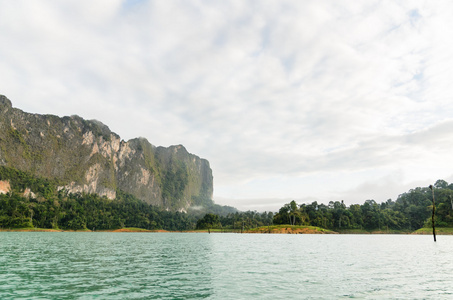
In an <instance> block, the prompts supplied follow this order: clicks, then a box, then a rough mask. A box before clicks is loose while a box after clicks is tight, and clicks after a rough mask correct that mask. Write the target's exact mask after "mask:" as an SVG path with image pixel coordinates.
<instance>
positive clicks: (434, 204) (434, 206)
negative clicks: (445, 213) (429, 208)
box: [429, 185, 436, 241]
mask: <svg viewBox="0 0 453 300" xmlns="http://www.w3.org/2000/svg"><path fill="white" fill-rule="evenodd" d="M429 188H430V189H431V191H432V192H433V214H432V216H431V222H432V224H433V237H434V241H436V226H435V222H434V213H435V212H436V203H435V201H434V188H433V186H432V185H430V186H429Z"/></svg>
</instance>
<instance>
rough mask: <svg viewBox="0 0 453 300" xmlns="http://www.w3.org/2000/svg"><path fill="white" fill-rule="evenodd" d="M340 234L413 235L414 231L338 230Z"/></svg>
mask: <svg viewBox="0 0 453 300" xmlns="http://www.w3.org/2000/svg"><path fill="white" fill-rule="evenodd" d="M338 233H340V234H411V233H412V231H407V230H392V229H389V230H365V229H344V230H338Z"/></svg>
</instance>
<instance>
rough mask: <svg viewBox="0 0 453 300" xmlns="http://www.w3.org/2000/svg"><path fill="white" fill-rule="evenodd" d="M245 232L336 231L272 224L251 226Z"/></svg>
mask: <svg viewBox="0 0 453 300" xmlns="http://www.w3.org/2000/svg"><path fill="white" fill-rule="evenodd" d="M245 232H247V233H271V234H336V233H337V232H335V231H332V230H328V229H324V228H321V227H316V226H297V225H272V226H262V227H258V228H253V229H249V230H247V231H245Z"/></svg>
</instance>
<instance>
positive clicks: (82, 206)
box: [0, 166, 453, 231]
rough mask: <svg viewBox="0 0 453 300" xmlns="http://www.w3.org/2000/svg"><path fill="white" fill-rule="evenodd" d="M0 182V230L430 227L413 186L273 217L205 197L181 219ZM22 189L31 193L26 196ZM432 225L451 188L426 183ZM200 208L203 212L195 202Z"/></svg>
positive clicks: (26, 183) (132, 201)
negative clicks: (3, 189) (378, 197)
mask: <svg viewBox="0 0 453 300" xmlns="http://www.w3.org/2000/svg"><path fill="white" fill-rule="evenodd" d="M0 180H7V181H8V182H9V183H10V184H11V191H10V192H8V193H7V194H1V195H0V228H24V227H37V228H55V229H57V228H58V229H73V230H79V229H90V230H109V229H117V228H124V227H139V228H145V229H151V230H155V229H165V230H192V229H196V228H198V229H206V228H223V229H232V230H241V229H245V230H246V229H250V228H254V227H260V226H269V225H272V224H291V225H311V226H319V227H323V228H328V229H334V230H348V229H365V230H382V231H385V230H407V231H411V230H416V229H419V228H421V227H424V226H425V227H429V226H431V223H430V222H431V221H430V217H431V211H432V191H431V190H430V189H429V188H428V187H424V188H421V187H418V188H415V189H412V190H410V191H408V192H407V193H403V194H401V195H399V196H398V198H397V199H396V201H393V200H391V199H389V200H387V201H386V202H383V203H377V202H376V201H374V200H366V201H365V202H364V203H363V204H352V205H349V206H346V205H345V204H344V202H343V201H335V202H333V201H331V202H329V203H328V204H322V203H317V202H312V203H311V204H301V205H298V204H297V203H296V202H295V201H292V202H290V203H288V204H285V205H284V206H283V207H282V208H280V210H279V211H278V213H276V214H274V213H272V212H263V213H259V212H256V211H247V212H238V211H237V210H235V209H234V208H231V207H222V206H219V205H216V204H214V203H213V202H212V200H210V199H208V200H209V201H208V200H207V199H193V201H194V204H195V205H196V206H195V207H193V209H191V210H189V213H184V212H177V211H166V210H162V209H160V208H158V207H155V206H152V205H149V204H147V203H145V202H143V201H141V200H139V199H137V198H135V197H134V196H132V195H130V194H126V193H123V192H122V191H121V190H118V191H117V198H116V199H115V200H110V199H107V198H105V197H100V196H99V195H96V194H70V193H68V192H66V191H65V190H57V188H56V187H57V186H59V185H61V184H59V183H58V182H57V180H50V179H44V178H37V177H34V176H32V175H30V174H28V173H25V172H21V171H18V170H16V169H13V168H6V167H2V166H0ZM27 189H30V190H31V191H33V193H35V194H30V193H28V194H27V193H26V190H27ZM433 191H434V197H435V201H436V226H437V227H453V184H448V182H446V181H444V180H438V181H437V182H436V183H435V184H434V188H433ZM202 203H203V204H204V206H202V205H200V204H202Z"/></svg>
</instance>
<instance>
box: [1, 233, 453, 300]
mask: <svg viewBox="0 0 453 300" xmlns="http://www.w3.org/2000/svg"><path fill="white" fill-rule="evenodd" d="M452 285H453V237H452V236H439V237H438V242H437V243H434V242H433V241H432V237H430V236H407V235H266V234H261V235H253V234H221V233H217V234H204V233H61V232H55V233H50V232H45V233H40V232H0V299H202V298H207V299H289V298H291V299H339V298H340V299H341V298H357V299H434V298H435V299H450V298H453V287H452Z"/></svg>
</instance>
